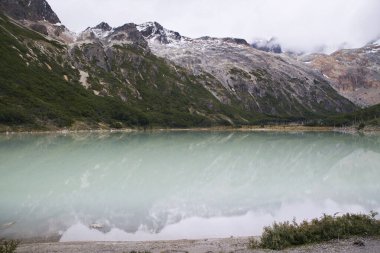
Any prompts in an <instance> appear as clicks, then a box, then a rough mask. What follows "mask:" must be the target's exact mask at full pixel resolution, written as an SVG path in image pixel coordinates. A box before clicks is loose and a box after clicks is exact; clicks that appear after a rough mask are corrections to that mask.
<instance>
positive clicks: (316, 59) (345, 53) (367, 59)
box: [301, 43, 380, 106]
mask: <svg viewBox="0 0 380 253" xmlns="http://www.w3.org/2000/svg"><path fill="white" fill-rule="evenodd" d="M301 60H302V61H304V62H305V63H306V64H307V65H309V66H310V67H312V68H315V69H317V70H319V71H320V72H321V73H322V74H323V75H324V76H325V78H326V80H328V81H329V82H330V83H331V85H332V86H333V87H334V88H335V89H336V90H337V91H338V92H339V93H340V94H341V95H343V96H345V97H347V98H348V99H350V100H351V101H352V102H354V103H355V104H357V105H360V106H370V105H376V104H379V103H380V43H379V44H377V43H373V44H369V45H367V46H365V47H363V48H358V49H343V50H339V51H337V52H335V53H333V54H331V55H325V54H314V55H309V56H304V57H302V58H301Z"/></svg>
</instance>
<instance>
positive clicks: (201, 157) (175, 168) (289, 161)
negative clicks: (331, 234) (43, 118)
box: [0, 132, 380, 241]
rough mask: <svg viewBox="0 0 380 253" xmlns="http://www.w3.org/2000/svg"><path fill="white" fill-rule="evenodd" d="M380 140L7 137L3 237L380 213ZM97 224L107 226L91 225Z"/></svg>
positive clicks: (154, 236) (0, 218)
mask: <svg viewBox="0 0 380 253" xmlns="http://www.w3.org/2000/svg"><path fill="white" fill-rule="evenodd" d="M379 181H380V136H376V135H374V136H358V135H347V134H338V133H245V132H163V133H113V134H110V133H107V134H99V133H97V134H90V133H88V134H67V135H58V134H56V135H10V136H5V135H2V136H0V226H1V224H6V223H10V222H16V223H15V224H14V225H12V226H10V227H8V228H4V227H0V237H9V238H11V237H16V238H35V237H40V238H43V237H50V236H56V237H57V238H60V240H61V241H77V240H86V241H88V240H101V241H106V240H110V241H118V240H121V241H124V240H167V239H183V238H187V239H191V238H193V239H195V238H205V237H207V238H211V237H229V236H252V235H259V234H260V233H261V232H262V228H263V226H266V225H270V224H271V223H272V222H273V221H275V220H276V221H282V220H292V219H293V217H296V218H297V219H298V220H302V219H310V218H315V217H320V216H321V215H322V214H323V213H327V214H334V213H336V212H340V213H344V212H366V213H368V212H369V211H370V210H375V211H380V184H379ZM91 226H93V227H94V226H95V227H97V228H90V227H91Z"/></svg>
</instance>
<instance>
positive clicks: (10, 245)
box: [0, 240, 19, 253]
mask: <svg viewBox="0 0 380 253" xmlns="http://www.w3.org/2000/svg"><path fill="white" fill-rule="evenodd" d="M18 245H19V242H18V241H14V240H11V241H6V240H0V253H14V252H16V249H17V246H18Z"/></svg>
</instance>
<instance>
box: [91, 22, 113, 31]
mask: <svg viewBox="0 0 380 253" xmlns="http://www.w3.org/2000/svg"><path fill="white" fill-rule="evenodd" d="M94 29H100V30H102V31H111V30H112V27H111V26H110V25H109V24H107V23H106V22H101V23H100V24H98V25H97V26H95V27H94Z"/></svg>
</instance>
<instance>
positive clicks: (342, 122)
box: [307, 104, 380, 130]
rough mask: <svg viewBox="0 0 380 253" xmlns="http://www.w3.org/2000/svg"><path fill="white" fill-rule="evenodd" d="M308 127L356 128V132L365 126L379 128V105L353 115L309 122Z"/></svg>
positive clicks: (342, 115)
mask: <svg viewBox="0 0 380 253" xmlns="http://www.w3.org/2000/svg"><path fill="white" fill-rule="evenodd" d="M307 125H309V126H336V127H345V126H355V125H357V126H358V130H361V129H363V128H364V127H365V126H380V104H379V105H375V106H371V107H368V108H365V109H361V110H358V111H355V112H353V113H348V114H341V115H335V116H328V117H325V118H322V119H316V120H309V121H308V123H307Z"/></svg>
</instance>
